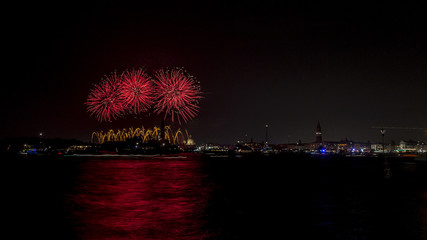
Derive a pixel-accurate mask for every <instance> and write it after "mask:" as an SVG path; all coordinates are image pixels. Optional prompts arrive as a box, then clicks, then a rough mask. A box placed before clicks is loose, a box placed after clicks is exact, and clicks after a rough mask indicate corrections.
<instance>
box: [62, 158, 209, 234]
mask: <svg viewBox="0 0 427 240" xmlns="http://www.w3.org/2000/svg"><path fill="white" fill-rule="evenodd" d="M198 164H199V162H198V161H182V160H89V161H87V162H84V163H83V164H82V168H81V174H80V175H79V178H78V179H77V180H76V183H75V187H74V189H73V193H71V194H68V195H67V196H66V198H67V206H66V207H67V209H68V211H69V215H70V219H69V220H70V222H71V224H72V226H73V227H74V232H75V233H76V237H77V238H82V239H106V238H108V239H132V238H139V239H150V238H161V239H182V238H185V239H189V238H190V239H191V238H194V239H201V238H204V237H206V236H205V234H206V233H205V232H204V230H203V221H201V217H202V215H203V209H204V208H205V207H206V204H207V200H208V196H206V194H208V193H209V192H210V191H209V190H207V189H206V188H207V187H208V186H209V185H206V184H201V183H202V182H203V181H206V179H205V178H206V176H205V175H204V174H203V173H201V172H200V168H199V167H198V166H197V165H198Z"/></svg>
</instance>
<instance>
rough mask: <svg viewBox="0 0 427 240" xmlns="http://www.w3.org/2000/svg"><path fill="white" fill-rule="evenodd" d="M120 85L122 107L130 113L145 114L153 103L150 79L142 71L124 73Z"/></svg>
mask: <svg viewBox="0 0 427 240" xmlns="http://www.w3.org/2000/svg"><path fill="white" fill-rule="evenodd" d="M120 85H121V92H120V98H121V100H122V102H123V107H124V108H125V109H126V110H127V111H129V112H130V113H134V114H138V113H141V112H145V111H147V110H148V108H149V107H150V105H151V104H152V103H153V101H152V99H153V97H152V94H153V86H152V83H151V79H150V77H149V76H148V75H147V74H146V73H145V72H144V70H142V69H139V70H132V71H126V72H124V73H123V78H122V81H121V83H120Z"/></svg>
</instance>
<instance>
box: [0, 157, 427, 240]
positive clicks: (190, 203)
mask: <svg viewBox="0 0 427 240" xmlns="http://www.w3.org/2000/svg"><path fill="white" fill-rule="evenodd" d="M11 161H12V160H11ZM4 166H5V168H3V176H5V177H6V178H5V180H4V181H3V182H4V183H5V185H6V192H5V195H4V199H6V202H7V203H6V204H5V205H3V206H4V209H5V210H6V209H7V210H11V211H10V212H11V213H9V214H8V215H7V218H8V225H7V229H8V230H9V231H11V232H12V233H13V236H14V239H21V238H28V236H30V237H32V238H35V237H42V238H43V239H248V238H251V239H253V238H260V239H272V238H274V239H281V238H291V239H313V238H316V239H427V163H426V162H425V161H401V160H394V161H393V160H392V161H391V169H392V174H393V175H392V177H391V179H384V169H383V164H382V161H380V160H379V159H374V158H372V159H365V158H355V159H351V158H343V159H332V158H307V157H302V156H296V155H290V156H276V157H254V158H232V159H229V158H207V157H203V156H200V155H185V158H182V157H181V158H167V157H166V158H165V157H151V158H129V157H127V158H126V157H109V158H96V157H86V158H85V157H64V158H60V159H25V158H23V159H14V160H13V164H11V166H9V165H7V167H6V165H4Z"/></svg>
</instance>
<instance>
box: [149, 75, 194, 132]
mask: <svg viewBox="0 0 427 240" xmlns="http://www.w3.org/2000/svg"><path fill="white" fill-rule="evenodd" d="M155 77H156V80H157V81H155V82H154V84H155V93H154V94H155V97H156V103H155V106H154V108H155V112H156V113H157V114H160V113H164V114H165V116H164V118H165V119H166V117H167V116H168V115H170V116H171V119H172V122H173V121H174V120H175V119H177V120H178V122H179V123H180V124H181V119H182V120H184V122H187V121H188V120H190V119H192V118H194V117H195V116H196V114H197V112H198V108H199V106H198V100H199V99H200V98H201V97H200V94H201V92H200V86H199V85H198V83H197V82H196V81H195V80H194V79H193V78H192V77H191V76H188V75H186V74H185V72H184V70H183V69H173V70H166V71H165V70H163V69H161V70H159V71H158V72H156V73H155Z"/></svg>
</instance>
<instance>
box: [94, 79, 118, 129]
mask: <svg viewBox="0 0 427 240" xmlns="http://www.w3.org/2000/svg"><path fill="white" fill-rule="evenodd" d="M121 77H122V75H117V73H115V72H114V73H112V74H111V75H110V76H106V79H105V80H104V81H102V82H101V83H100V84H98V85H95V87H94V88H93V89H92V90H91V92H90V94H89V97H88V99H87V102H86V105H87V110H88V112H90V115H91V116H92V115H95V116H96V118H97V119H98V121H100V122H102V121H110V122H111V120H112V119H116V118H117V117H118V116H119V115H120V114H122V112H123V101H122V99H121V97H120V93H121Z"/></svg>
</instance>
